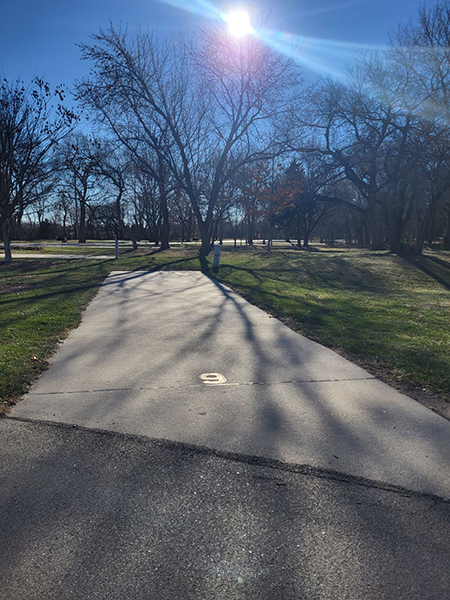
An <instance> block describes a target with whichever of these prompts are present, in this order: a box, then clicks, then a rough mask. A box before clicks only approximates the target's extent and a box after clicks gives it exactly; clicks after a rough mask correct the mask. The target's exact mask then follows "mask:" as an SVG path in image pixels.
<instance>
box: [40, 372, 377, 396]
mask: <svg viewBox="0 0 450 600" xmlns="http://www.w3.org/2000/svg"><path fill="white" fill-rule="evenodd" d="M374 379H375V377H374V376H370V377H351V378H347V379H292V380H287V381H241V382H234V383H233V382H226V383H214V382H212V381H204V382H202V383H188V384H180V385H161V386H139V387H124V388H98V389H92V390H67V391H65V392H63V391H56V392H33V391H31V392H30V394H29V395H33V396H55V395H66V394H95V393H101V392H130V391H142V390H149V391H150V390H151V391H157V390H176V389H181V388H203V387H205V386H207V387H238V386H246V385H288V384H296V383H345V382H348V381H372V380H374Z"/></svg>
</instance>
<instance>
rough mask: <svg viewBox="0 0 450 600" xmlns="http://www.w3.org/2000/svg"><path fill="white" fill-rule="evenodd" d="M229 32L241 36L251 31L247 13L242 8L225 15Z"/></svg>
mask: <svg viewBox="0 0 450 600" xmlns="http://www.w3.org/2000/svg"><path fill="white" fill-rule="evenodd" d="M225 20H226V22H227V23H228V27H229V29H230V33H231V34H232V35H234V37H237V38H241V37H244V35H247V34H249V33H251V32H252V31H253V28H252V25H251V23H250V17H249V15H248V14H247V13H246V12H245V11H243V10H235V11H234V12H232V13H230V14H229V15H227V16H226V17H225Z"/></svg>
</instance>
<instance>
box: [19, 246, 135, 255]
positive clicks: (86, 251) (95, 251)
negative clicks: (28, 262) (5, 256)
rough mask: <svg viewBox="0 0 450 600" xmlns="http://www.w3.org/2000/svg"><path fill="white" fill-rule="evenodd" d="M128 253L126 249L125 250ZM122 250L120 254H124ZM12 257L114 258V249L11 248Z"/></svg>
mask: <svg viewBox="0 0 450 600" xmlns="http://www.w3.org/2000/svg"><path fill="white" fill-rule="evenodd" d="M126 251H128V249H127V250H126ZM126 251H125V250H122V252H126ZM12 254H13V256H17V257H20V255H21V254H49V255H52V254H69V255H70V254H77V255H78V254H79V255H86V256H102V255H104V256H114V248H92V247H91V248H89V247H87V248H86V247H84V246H80V247H77V246H64V248H63V250H61V246H44V247H40V248H36V249H31V248H30V249H29V250H26V249H25V250H22V249H16V248H13V250H12Z"/></svg>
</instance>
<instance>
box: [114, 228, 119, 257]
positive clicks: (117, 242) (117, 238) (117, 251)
mask: <svg viewBox="0 0 450 600" xmlns="http://www.w3.org/2000/svg"><path fill="white" fill-rule="evenodd" d="M115 243H116V259H117V258H119V236H118V235H117V233H116V239H115Z"/></svg>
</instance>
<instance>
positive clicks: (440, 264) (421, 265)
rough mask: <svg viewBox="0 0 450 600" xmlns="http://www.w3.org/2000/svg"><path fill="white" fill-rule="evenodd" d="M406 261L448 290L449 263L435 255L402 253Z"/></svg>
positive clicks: (449, 285) (449, 278) (449, 281)
mask: <svg viewBox="0 0 450 600" xmlns="http://www.w3.org/2000/svg"><path fill="white" fill-rule="evenodd" d="M401 258H403V259H404V260H405V261H406V262H408V263H410V264H412V265H414V266H415V267H417V268H418V269H420V270H421V271H423V273H425V274H426V275H429V276H430V277H432V278H433V279H434V280H435V281H437V282H438V283H440V284H441V285H443V286H444V287H445V288H446V289H447V290H450V263H449V262H447V261H445V260H443V259H441V258H438V257H437V256H426V255H421V256H409V255H403V256H402V257H401Z"/></svg>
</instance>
